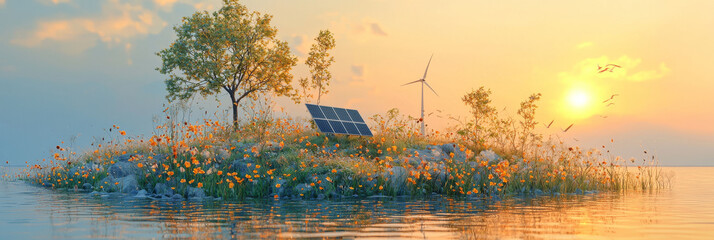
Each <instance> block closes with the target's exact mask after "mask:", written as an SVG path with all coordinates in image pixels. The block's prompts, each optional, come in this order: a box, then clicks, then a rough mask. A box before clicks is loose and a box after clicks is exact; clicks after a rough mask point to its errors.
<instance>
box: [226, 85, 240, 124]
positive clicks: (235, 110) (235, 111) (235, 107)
mask: <svg viewBox="0 0 714 240" xmlns="http://www.w3.org/2000/svg"><path fill="white" fill-rule="evenodd" d="M228 95H229V96H230V97H231V105H232V106H233V130H238V103H237V102H236V93H235V92H231V91H228Z"/></svg>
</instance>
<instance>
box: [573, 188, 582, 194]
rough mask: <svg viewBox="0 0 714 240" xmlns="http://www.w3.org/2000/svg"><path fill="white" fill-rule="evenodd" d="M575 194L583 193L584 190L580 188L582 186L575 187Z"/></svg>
mask: <svg viewBox="0 0 714 240" xmlns="http://www.w3.org/2000/svg"><path fill="white" fill-rule="evenodd" d="M575 194H583V190H580V188H578V189H575Z"/></svg>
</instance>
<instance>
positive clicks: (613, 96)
mask: <svg viewBox="0 0 714 240" xmlns="http://www.w3.org/2000/svg"><path fill="white" fill-rule="evenodd" d="M617 96H620V94H612V96H610V98H608V99H606V100H605V101H602V103H606V102H608V101H610V100H612V99H613V98H615V97H617Z"/></svg>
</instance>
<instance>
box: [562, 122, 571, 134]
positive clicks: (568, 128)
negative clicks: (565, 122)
mask: <svg viewBox="0 0 714 240" xmlns="http://www.w3.org/2000/svg"><path fill="white" fill-rule="evenodd" d="M571 127H573V124H570V126H568V127H567V128H565V129H564V130H563V132H567V131H568V130H570V128H571Z"/></svg>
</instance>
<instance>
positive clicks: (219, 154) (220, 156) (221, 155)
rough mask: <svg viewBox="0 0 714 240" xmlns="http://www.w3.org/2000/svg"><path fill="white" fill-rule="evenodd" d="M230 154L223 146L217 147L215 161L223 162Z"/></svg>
mask: <svg viewBox="0 0 714 240" xmlns="http://www.w3.org/2000/svg"><path fill="white" fill-rule="evenodd" d="M230 156H231V153H230V152H228V150H226V149H225V148H218V150H217V151H216V161H218V162H223V161H225V160H227V159H228V158H229V157H230Z"/></svg>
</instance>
